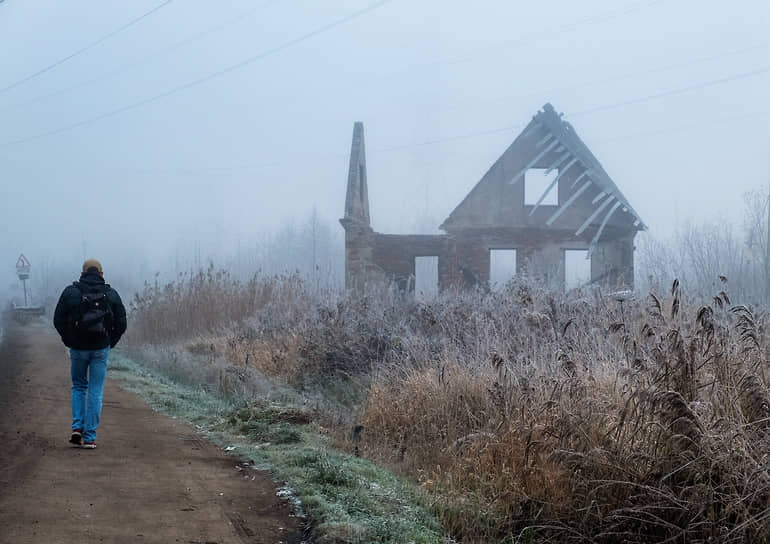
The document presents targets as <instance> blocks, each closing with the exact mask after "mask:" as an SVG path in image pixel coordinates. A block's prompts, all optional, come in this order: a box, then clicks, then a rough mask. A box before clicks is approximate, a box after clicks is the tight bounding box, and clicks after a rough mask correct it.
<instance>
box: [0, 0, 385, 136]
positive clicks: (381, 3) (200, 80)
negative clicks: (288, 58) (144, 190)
mask: <svg viewBox="0 0 770 544" xmlns="http://www.w3.org/2000/svg"><path fill="white" fill-rule="evenodd" d="M169 1H171V0H169ZM392 1H393V0H379V1H377V2H374V3H372V4H369V5H368V6H367V7H365V8H363V9H360V10H358V11H355V12H353V13H351V14H350V15H346V16H345V17H342V18H340V19H337V20H336V21H333V22H331V23H328V24H326V25H323V26H321V27H319V28H316V29H315V30H312V31H310V32H308V33H306V34H302V35H301V36H299V37H297V38H294V39H291V40H289V41H286V42H283V43H282V44H280V45H277V46H275V47H273V48H270V49H267V50H265V51H263V52H261V53H258V54H256V55H253V56H251V57H248V58H246V59H244V60H242V61H240V62H237V63H235V64H232V65H230V66H228V67H226V68H223V69H221V70H218V71H216V72H212V73H210V74H208V75H206V76H203V77H200V78H198V79H194V80H192V81H188V82H187V83H183V84H182V85H178V86H176V87H173V88H172V89H169V90H168V91H165V92H162V93H159V94H156V95H153V96H150V97H148V98H144V99H142V100H139V101H137V102H133V103H131V104H128V105H126V106H122V107H120V108H116V109H114V110H110V111H108V112H105V113H102V114H100V115H97V116H95V117H91V118H89V119H84V120H82V121H78V122H75V123H72V124H69V125H65V126H62V127H59V128H57V129H53V130H49V131H47V132H43V133H40V134H37V135H34V136H29V137H27V138H20V139H18V140H12V141H9V142H5V143H2V144H0V149H5V148H7V147H10V146H13V145H18V144H23V143H27V142H31V141H34V140H39V139H40V138H45V137H47V136H54V135H56V134H61V133H62V132H67V131H70V130H73V129H75V128H79V127H82V126H86V125H90V124H92V123H96V122H97V121H101V120H103V119H106V118H108V117H114V116H116V115H119V114H121V113H125V112H127V111H130V110H133V109H136V108H140V107H142V106H146V105H147V104H151V103H152V102H157V101H158V100H160V99H162V98H166V97H168V96H171V95H173V94H177V93H180V92H182V91H185V90H187V89H190V88H192V87H195V86H197V85H201V84H202V83H206V82H207V81H211V80H212V79H215V78H218V77H221V76H223V75H225V74H228V73H230V72H233V71H235V70H239V69H241V68H244V67H245V66H248V65H249V64H252V63H254V62H256V61H258V60H261V59H263V58H265V57H269V56H271V55H274V54H276V53H279V52H280V51H283V50H284V49H288V48H289V47H292V46H294V45H297V44H298V43H301V42H304V41H306V40H309V39H310V38H313V37H315V36H317V35H319V34H322V33H324V32H328V31H330V30H332V29H334V28H336V27H338V26H340V25H343V24H345V23H347V22H349V21H352V20H353V19H357V18H358V17H361V16H363V15H365V14H367V13H369V12H370V11H373V10H375V9H377V8H380V7H382V6H384V5H385V4H388V3H390V2H392Z"/></svg>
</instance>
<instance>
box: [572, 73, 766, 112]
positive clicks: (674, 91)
mask: <svg viewBox="0 0 770 544" xmlns="http://www.w3.org/2000/svg"><path fill="white" fill-rule="evenodd" d="M767 72H770V66H763V67H762V68H757V69H756V70H751V71H749V72H743V73H740V74H735V75H732V76H727V77H722V78H718V79H712V80H709V81H704V82H702V83H696V84H694V85H687V86H685V87H679V88H678V89H671V90H668V91H663V92H660V93H655V94H650V95H647V96H642V97H639V98H633V99H631V100H625V101H623V102H615V103H613V104H605V105H603V106H597V107H595V108H590V109H587V110H583V111H578V112H575V113H572V114H570V117H579V116H581V115H588V114H590V113H597V112H600V111H607V110H613V109H616V108H620V107H624V106H631V105H634V104H641V103H643V102H650V101H651V100H658V99H660V98H665V97H668V96H675V95H678V94H684V93H688V92H691V91H696V90H699V89H705V88H706V87H713V86H715V85H721V84H723V83H729V82H731V81H736V80H739V79H746V78H749V77H754V76H758V75H762V74H766V73H767Z"/></svg>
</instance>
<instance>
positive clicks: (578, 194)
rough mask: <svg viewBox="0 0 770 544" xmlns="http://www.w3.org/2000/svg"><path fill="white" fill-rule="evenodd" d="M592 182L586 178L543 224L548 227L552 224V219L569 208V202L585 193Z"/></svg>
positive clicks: (554, 219)
mask: <svg viewBox="0 0 770 544" xmlns="http://www.w3.org/2000/svg"><path fill="white" fill-rule="evenodd" d="M583 174H585V172H583ZM583 174H581V176H580V177H582V176H583ZM592 183H593V182H592V181H591V180H590V179H589V180H587V181H586V182H585V183H584V184H583V185H581V187H580V189H578V190H577V191H575V192H574V193H573V194H572V196H571V197H569V198H568V199H567V201H566V202H565V203H564V204H562V205H561V207H560V208H559V209H558V210H556V213H554V214H553V215H552V216H551V217H550V218H549V219H548V221H546V222H545V224H546V225H548V226H549V227H550V226H551V224H553V222H554V221H556V219H558V218H559V216H560V215H561V214H563V213H564V211H565V210H566V209H567V208H569V206H570V204H572V203H573V202H575V201H576V200H577V198H578V197H579V196H580V195H582V194H583V193H585V192H586V191H587V190H588V188H589V187H590V186H591V185H592Z"/></svg>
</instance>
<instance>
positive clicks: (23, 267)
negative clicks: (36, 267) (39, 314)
mask: <svg viewBox="0 0 770 544" xmlns="http://www.w3.org/2000/svg"><path fill="white" fill-rule="evenodd" d="M31 268H32V265H31V264H30V262H29V260H28V259H27V258H26V257H25V256H24V254H23V253H22V254H21V255H19V260H18V261H16V275H17V276H18V277H19V279H20V280H21V282H22V283H23V284H24V307H25V308H26V307H27V305H28V304H27V280H28V279H29V271H30V269H31Z"/></svg>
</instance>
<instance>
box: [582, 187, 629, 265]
mask: <svg viewBox="0 0 770 544" xmlns="http://www.w3.org/2000/svg"><path fill="white" fill-rule="evenodd" d="M621 204H622V202H620V201H619V200H618V201H617V202H615V205H614V206H612V208H610V211H608V212H607V215H605V216H604V220H603V221H602V224H601V225H599V230H597V231H596V234H595V235H594V237H593V238H592V239H591V243H590V244H588V255H587V258H589V259H590V258H591V255H593V253H594V249H596V244H597V243H599V237H600V236H601V235H602V231H604V227H605V226H607V221H609V220H610V217H612V214H613V213H615V210H617V209H618V208H619V207H620V206H621Z"/></svg>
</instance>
